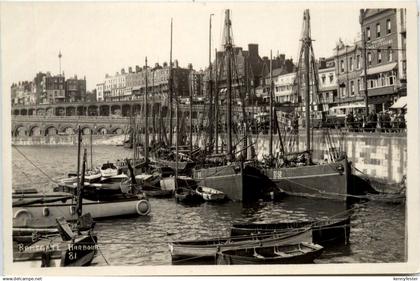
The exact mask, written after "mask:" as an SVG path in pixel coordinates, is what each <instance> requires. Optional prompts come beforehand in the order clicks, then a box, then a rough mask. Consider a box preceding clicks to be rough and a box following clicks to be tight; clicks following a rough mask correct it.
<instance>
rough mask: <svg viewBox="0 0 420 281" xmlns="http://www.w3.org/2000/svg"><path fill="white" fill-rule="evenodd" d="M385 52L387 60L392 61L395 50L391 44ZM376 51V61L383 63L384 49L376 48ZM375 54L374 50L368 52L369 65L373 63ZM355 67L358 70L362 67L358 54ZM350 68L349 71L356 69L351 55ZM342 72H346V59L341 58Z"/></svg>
mask: <svg viewBox="0 0 420 281" xmlns="http://www.w3.org/2000/svg"><path fill="white" fill-rule="evenodd" d="M385 52H386V60H387V61H388V62H392V60H393V50H392V47H391V46H388V50H386V51H385ZM375 53H376V63H377V64H380V63H382V61H383V56H382V50H381V49H378V50H375ZM373 55H374V52H368V53H367V61H368V65H369V66H371V65H372V62H373ZM355 67H356V68H355V69H356V70H359V69H360V68H361V59H360V55H356V65H355ZM348 68H349V69H348V70H349V71H353V69H354V62H353V57H350V58H349V63H348ZM340 72H341V73H344V72H346V69H345V64H344V60H341V61H340Z"/></svg>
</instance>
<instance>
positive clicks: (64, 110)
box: [55, 107, 66, 116]
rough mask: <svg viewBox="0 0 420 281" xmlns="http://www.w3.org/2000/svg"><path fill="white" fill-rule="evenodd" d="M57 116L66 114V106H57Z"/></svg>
mask: <svg viewBox="0 0 420 281" xmlns="http://www.w3.org/2000/svg"><path fill="white" fill-rule="evenodd" d="M55 115H56V116H66V109H65V108H64V107H57V108H56V109H55Z"/></svg>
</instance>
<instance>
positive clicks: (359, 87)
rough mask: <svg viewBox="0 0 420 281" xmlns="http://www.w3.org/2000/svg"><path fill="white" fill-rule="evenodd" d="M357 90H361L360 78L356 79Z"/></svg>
mask: <svg viewBox="0 0 420 281" xmlns="http://www.w3.org/2000/svg"><path fill="white" fill-rule="evenodd" d="M357 90H358V91H359V92H360V91H361V90H362V83H361V81H360V79H357Z"/></svg>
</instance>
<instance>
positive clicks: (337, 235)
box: [231, 217, 350, 245]
mask: <svg viewBox="0 0 420 281" xmlns="http://www.w3.org/2000/svg"><path fill="white" fill-rule="evenodd" d="M302 227H311V229H312V237H313V242H314V243H317V244H321V245H325V244H329V243H339V242H344V243H348V242H349V240H350V217H346V218H332V219H327V220H317V221H310V220H308V221H295V222H277V223H241V224H233V225H232V227H231V235H232V236H235V235H250V234H259V233H272V232H277V231H284V230H288V229H289V230H290V229H299V228H302Z"/></svg>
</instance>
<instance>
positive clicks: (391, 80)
mask: <svg viewBox="0 0 420 281" xmlns="http://www.w3.org/2000/svg"><path fill="white" fill-rule="evenodd" d="M389 85H394V76H390V77H389Z"/></svg>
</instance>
